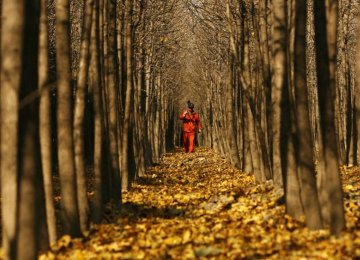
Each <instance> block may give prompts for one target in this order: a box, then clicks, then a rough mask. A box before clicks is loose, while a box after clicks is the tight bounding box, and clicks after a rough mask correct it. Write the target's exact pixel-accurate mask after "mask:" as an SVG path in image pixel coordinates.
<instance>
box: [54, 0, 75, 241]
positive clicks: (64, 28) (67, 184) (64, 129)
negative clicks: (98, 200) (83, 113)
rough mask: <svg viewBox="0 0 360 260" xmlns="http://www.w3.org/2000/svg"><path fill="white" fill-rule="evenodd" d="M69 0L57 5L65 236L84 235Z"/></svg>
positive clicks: (60, 144)
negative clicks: (74, 124) (75, 136)
mask: <svg viewBox="0 0 360 260" xmlns="http://www.w3.org/2000/svg"><path fill="white" fill-rule="evenodd" d="M69 26H70V23H69V0H57V2H56V70H57V127H58V136H57V137H58V150H59V151H58V161H59V174H60V185H61V194H62V217H63V224H64V232H65V233H66V234H70V235H71V236H74V237H77V236H80V235H81V230H80V223H79V211H78V201H77V190H76V173H75V162H74V146H73V127H72V86H71V71H70V69H71V62H70V27H69Z"/></svg>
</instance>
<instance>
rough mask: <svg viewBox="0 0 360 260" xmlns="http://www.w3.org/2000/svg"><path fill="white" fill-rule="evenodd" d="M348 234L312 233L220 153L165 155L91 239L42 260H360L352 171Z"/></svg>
mask: <svg viewBox="0 0 360 260" xmlns="http://www.w3.org/2000/svg"><path fill="white" fill-rule="evenodd" d="M346 173H347V174H346V175H345V178H344V179H345V181H344V187H345V198H346V216H347V223H348V228H347V231H346V232H345V233H344V235H343V236H342V237H341V238H339V239H335V238H330V236H329V234H328V232H327V231H313V232H309V231H308V230H307V229H306V228H304V224H303V223H302V222H301V221H295V220H293V219H291V218H290V217H288V216H287V215H285V213H284V206H283V205H279V203H277V201H278V199H279V197H280V196H281V194H278V193H277V192H275V191H274V189H273V186H272V184H271V183H266V184H264V185H257V184H255V181H254V178H253V177H252V176H251V175H247V174H244V173H241V172H239V171H237V170H235V169H234V168H232V167H231V165H230V164H229V163H228V162H227V161H226V160H225V159H223V158H221V157H220V156H218V155H217V154H215V153H214V152H213V151H212V150H208V149H205V148H200V149H198V150H197V152H196V153H194V154H184V153H182V152H180V151H177V152H174V153H168V154H166V155H164V156H163V158H162V160H161V162H160V164H159V165H157V166H155V167H153V168H150V169H149V171H148V173H147V175H146V176H145V177H144V178H141V179H140V180H139V181H138V183H137V184H135V185H134V188H133V189H132V190H131V191H130V192H128V193H126V194H125V195H124V197H123V207H122V209H121V210H120V211H119V212H113V211H108V212H107V218H106V219H107V222H108V223H104V224H102V225H97V226H93V227H92V229H91V231H90V232H89V234H88V236H87V237H86V238H83V239H71V238H70V237H68V236H64V237H62V238H61V239H60V240H59V241H58V243H57V244H56V245H54V246H53V247H52V249H53V250H52V252H49V253H47V254H44V255H42V256H41V257H40V258H41V259H54V258H55V257H56V258H57V259H69V258H72V259H98V258H103V259H189V258H201V257H205V258H216V259H239V258H249V259H258V258H272V259H280V258H284V257H289V258H291V259H300V258H302V257H310V258H311V259H313V258H316V259H328V258H334V257H335V258H338V259H340V258H341V259H346V258H352V257H354V256H355V255H358V256H360V226H359V224H358V223H359V218H360V208H359V199H360V185H359V184H360V183H359V174H358V173H356V172H355V171H347V172H346Z"/></svg>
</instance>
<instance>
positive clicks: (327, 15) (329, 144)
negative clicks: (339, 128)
mask: <svg viewBox="0 0 360 260" xmlns="http://www.w3.org/2000/svg"><path fill="white" fill-rule="evenodd" d="M315 10H316V15H315V40H316V53H317V73H318V88H319V103H320V104H319V106H320V120H321V129H322V131H321V134H322V145H323V155H322V156H321V158H322V159H323V160H324V162H325V172H326V178H325V184H324V189H326V192H327V196H328V198H327V199H328V205H329V209H330V219H329V223H330V231H331V233H332V234H336V235H339V234H340V232H341V230H342V229H343V228H344V227H345V216H344V205H343V197H342V187H341V181H340V169H339V161H338V151H337V145H336V141H335V140H337V139H336V134H335V104H334V99H335V89H336V83H335V74H336V28H337V25H336V20H337V2H336V1H335V0H325V2H324V0H317V1H315ZM325 199H326V198H325Z"/></svg>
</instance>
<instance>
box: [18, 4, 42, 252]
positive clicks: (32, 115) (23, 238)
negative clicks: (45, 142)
mask: <svg viewBox="0 0 360 260" xmlns="http://www.w3.org/2000/svg"><path fill="white" fill-rule="evenodd" d="M23 4H24V5H23V8H24V9H23V12H24V13H22V15H23V21H24V27H23V28H22V29H23V31H22V42H23V43H26V45H25V44H24V45H23V46H22V51H21V50H20V51H19V55H21V57H22V62H21V67H20V70H19V71H18V72H17V73H19V74H20V75H21V82H20V86H21V88H20V100H23V99H25V98H26V97H28V96H29V95H30V94H32V93H34V92H36V91H38V68H37V66H36V65H37V64H38V49H39V38H38V37H39V17H40V13H39V7H40V5H39V2H38V1H32V2H27V3H25V2H23ZM20 5H21V4H20ZM19 11H20V10H19ZM34 65H35V66H34ZM14 112H15V113H17V112H18V110H15V111H14ZM18 127H19V128H18V129H19V133H18V144H17V145H18V151H19V156H18V158H19V159H18V162H17V163H18V165H19V168H18V177H19V181H18V185H19V186H18V188H19V191H18V196H19V197H18V216H17V217H18V219H17V221H18V222H17V228H18V234H17V252H16V258H17V259H35V258H36V257H37V253H38V249H39V248H40V241H41V242H44V241H43V240H42V239H41V240H40V238H41V237H40V236H39V234H40V232H42V231H43V228H44V226H42V225H41V224H42V223H44V221H45V214H44V211H45V201H44V197H43V195H44V194H43V187H42V183H43V182H42V175H41V162H40V142H39V103H38V100H35V101H33V102H31V103H29V104H27V105H24V106H22V105H21V106H20V114H19V125H18ZM45 232H46V228H45ZM45 242H47V234H46V241H45ZM46 244H47V245H44V247H43V248H47V246H48V243H46Z"/></svg>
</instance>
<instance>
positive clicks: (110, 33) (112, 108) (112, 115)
mask: <svg viewBox="0 0 360 260" xmlns="http://www.w3.org/2000/svg"><path fill="white" fill-rule="evenodd" d="M105 3H106V4H105V9H106V16H105V18H106V22H107V29H106V33H107V42H106V44H105V46H104V47H105V48H106V56H105V59H106V82H105V83H106V85H107V89H108V93H107V94H108V100H107V103H106V104H107V106H108V113H109V116H108V118H109V126H108V131H109V146H110V157H111V168H112V170H111V172H112V174H111V182H112V183H111V185H112V192H111V193H112V200H113V202H114V203H115V206H116V207H119V206H120V203H121V176H120V167H119V151H118V140H117V126H118V120H119V118H118V114H119V110H118V86H117V79H116V77H117V72H116V71H117V51H116V33H115V29H116V23H115V22H116V2H114V1H111V0H106V1H105ZM105 39H106V38H105V37H104V40H105Z"/></svg>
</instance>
